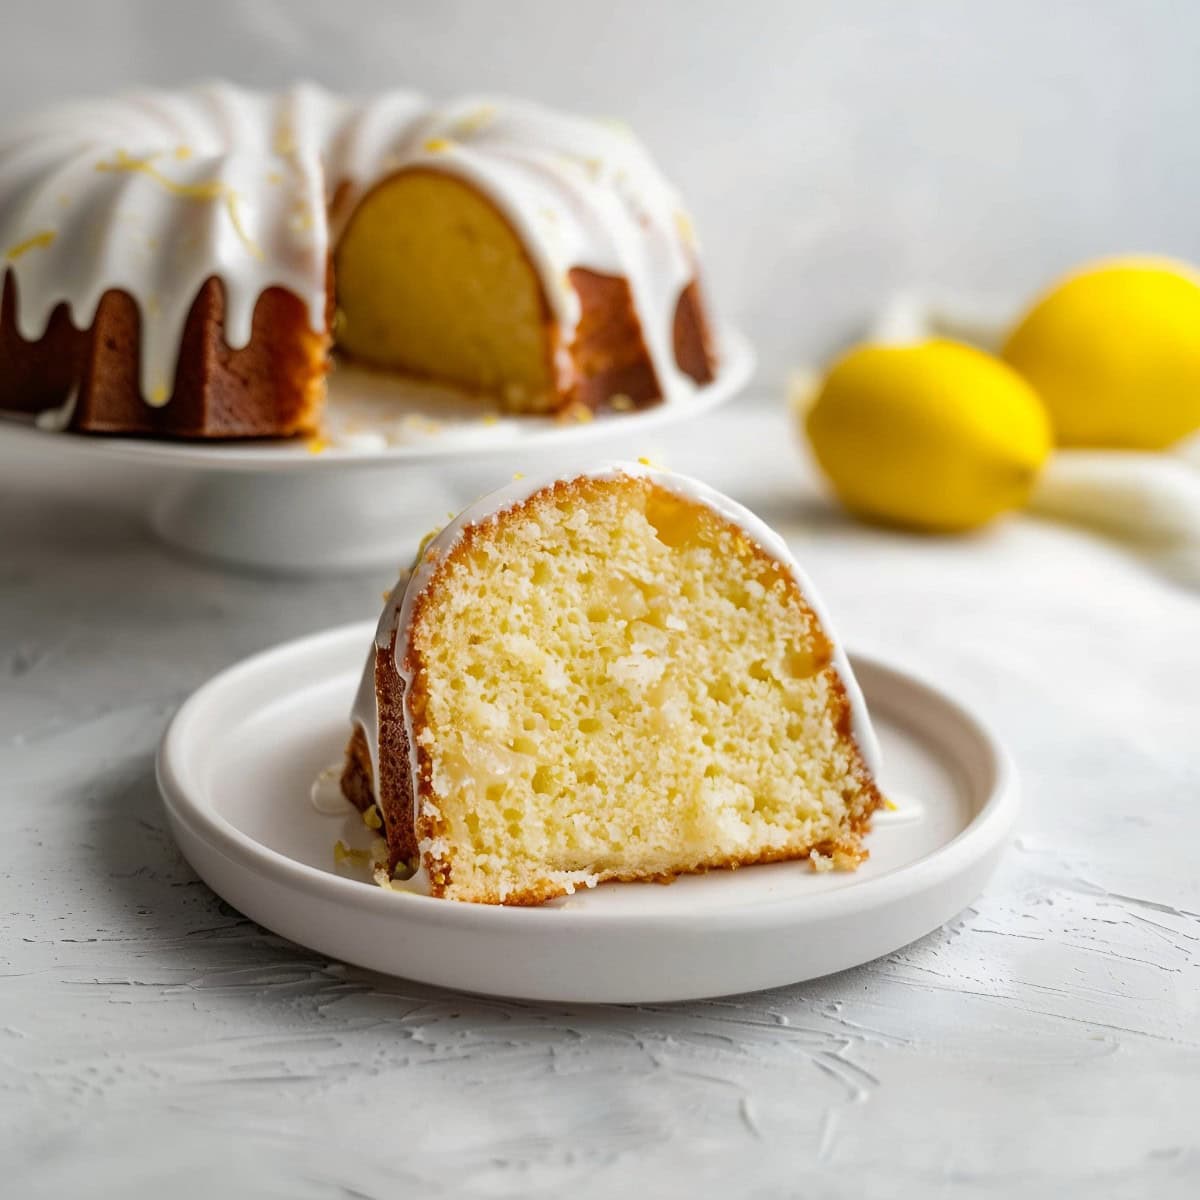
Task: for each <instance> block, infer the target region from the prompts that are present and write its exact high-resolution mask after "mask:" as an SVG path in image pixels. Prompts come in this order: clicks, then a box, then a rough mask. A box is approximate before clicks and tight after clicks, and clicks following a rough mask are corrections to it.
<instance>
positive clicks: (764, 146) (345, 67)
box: [0, 0, 1200, 377]
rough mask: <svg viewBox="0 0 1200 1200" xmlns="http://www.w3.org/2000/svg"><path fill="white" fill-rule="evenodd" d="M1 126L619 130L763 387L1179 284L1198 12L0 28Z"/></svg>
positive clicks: (144, 20) (869, 2)
mask: <svg viewBox="0 0 1200 1200" xmlns="http://www.w3.org/2000/svg"><path fill="white" fill-rule="evenodd" d="M0 42H2V43H3V45H4V46H5V51H4V54H3V59H4V70H3V71H2V72H0V112H3V111H4V110H8V111H18V110H20V109H24V108H29V107H35V106H37V105H41V104H43V103H45V102H48V101H50V100H53V99H55V98H56V97H58V96H61V95H63V94H65V93H75V94H84V95H86V94H88V93H95V92H105V91H109V90H112V89H115V88H118V87H123V86H127V85H129V84H131V83H135V82H143V83H152V84H159V85H168V86H170V85H175V84H178V83H181V82H184V81H188V80H192V79H195V78H198V77H204V76H213V75H222V76H227V77H230V78H233V79H235V80H237V81H240V82H243V83H248V84H256V85H260V86H264V87H271V86H278V85H282V84H285V83H289V82H291V81H292V80H294V79H297V78H313V79H316V80H319V81H321V82H324V83H326V84H328V85H330V86H333V87H338V88H346V89H351V90H372V89H376V88H382V87H395V86H401V87H412V88H417V89H419V90H423V91H427V92H429V93H430V94H431V95H434V96H451V95H456V94H459V93H462V92H472V91H489V90H491V91H499V92H507V93H512V94H515V95H522V96H530V97H533V98H536V99H541V100H544V101H547V102H550V103H553V104H557V105H561V106H566V107H571V108H576V109H579V110H581V111H583V112H590V113H596V114H603V115H613V116H620V117H622V118H625V119H626V120H628V121H629V122H630V123H631V124H632V125H633V126H634V127H635V128H636V129H637V130H638V131H639V133H640V134H641V135H642V136H643V138H644V139H645V140H646V141H647V142H648V143H649V145H650V146H651V147H652V148H653V149H654V151H655V152H656V153H657V156H658V158H659V159H660V160H661V162H662V164H663V165H664V167H665V168H666V169H667V171H668V172H669V173H670V175H672V176H673V177H674V179H675V180H676V182H677V183H678V184H679V186H680V187H681V189H682V190H683V192H684V195H685V197H686V199H687V201H688V203H689V205H690V207H691V208H692V210H693V212H694V214H695V216H696V219H697V224H698V227H699V230H700V234H701V237H702V238H703V240H704V242H705V246H706V250H707V255H706V257H707V261H708V265H709V274H710V276H711V283H712V291H713V293H714V294H715V296H716V297H718V299H719V302H720V305H721V307H722V308H723V309H724V310H725V311H726V312H727V313H728V315H729V316H731V317H733V318H734V319H736V320H737V321H738V322H739V323H740V324H742V325H745V326H746V327H747V328H749V329H751V330H752V331H753V334H754V337H755V341H756V342H757V343H758V345H759V348H760V351H761V352H762V357H763V362H764V366H765V369H766V371H767V373H768V375H769V376H771V377H774V376H775V375H776V374H777V373H779V372H781V371H782V370H783V368H784V367H785V366H786V365H787V363H788V362H790V361H792V360H793V359H794V358H796V357H798V356H803V357H809V356H811V355H813V354H816V353H818V352H821V351H825V350H827V349H829V348H831V347H833V346H835V345H837V344H839V343H841V342H843V341H844V340H846V339H848V338H850V337H852V336H853V335H854V334H855V333H856V332H857V330H858V329H859V328H860V326H861V323H862V321H863V318H864V315H865V313H866V312H867V310H869V309H870V308H871V307H872V306H873V305H875V304H876V303H878V300H879V297H880V296H881V295H882V294H885V293H887V292H889V291H891V290H892V289H893V288H896V287H901V286H903V287H907V286H914V285H925V284H938V285H944V286H951V287H953V288H956V289H967V290H970V291H973V292H974V291H982V292H987V293H997V294H1000V295H1004V296H1008V295H1023V294H1025V293H1027V292H1029V291H1030V290H1032V289H1035V288H1037V287H1039V286H1041V285H1042V284H1043V283H1044V282H1045V281H1046V280H1047V279H1048V278H1049V277H1051V276H1052V275H1054V274H1055V273H1056V272H1058V271H1060V270H1061V269H1063V268H1066V267H1068V266H1070V265H1072V264H1074V263H1076V262H1078V261H1079V260H1082V259H1085V258H1089V257H1091V256H1094V255H1100V254H1110V253H1114V252H1122V251H1128V250H1155V251H1160V252H1168V253H1172V254H1175V255H1179V256H1182V257H1185V258H1191V259H1193V260H1196V259H1200V205H1198V203H1197V196H1198V195H1200V132H1198V126H1200V67H1198V64H1200V5H1198V4H1192V3H1186V2H1180V3H1171V2H1169V0H1150V2H1148V0H1092V2H1090V3H1084V2H1076V0H1058V2H1047V0H1040V2H1039V0H1006V2H1004V3H965V2H958V3H955V2H952V0H935V2H919V0H918V2H913V0H908V2H897V0H818V2H814V0H790V2H789V0H737V2H730V0H726V2H724V3H720V2H716V0H693V2H691V3H688V2H687V0H675V2H672V3H654V2H652V0H604V2H602V3H597V2H592V3H576V2H572V0H559V2H555V3H547V2H536V0H515V2H514V0H508V2H505V3H486V2H483V0H477V2H474V3H472V2H469V0H445V2H442V3H428V4H414V3H385V2H382V0H375V2H363V0H321V2H320V3H311V2H301V3H289V2H286V0H270V2H264V0H254V2H245V0H208V2H206V3H167V2H155V0H141V2H124V3H122V2H119V0H109V2H107V3H76V4H64V3H62V2H61V0H46V2H42V3H14V2H13V0H5V2H4V3H0Z"/></svg>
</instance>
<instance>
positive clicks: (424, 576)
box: [351, 462, 882, 888]
mask: <svg viewBox="0 0 1200 1200" xmlns="http://www.w3.org/2000/svg"><path fill="white" fill-rule="evenodd" d="M621 476H629V477H631V478H634V479H648V480H651V481H652V482H654V483H655V484H657V485H658V486H660V487H662V488H664V489H665V490H667V491H669V492H673V493H674V494H675V495H677V496H680V497H682V498H684V499H686V500H690V501H694V502H695V503H698V504H703V505H705V506H706V507H707V508H710V509H711V510H712V511H713V512H715V513H717V515H718V516H721V517H723V518H724V519H725V520H727V521H729V522H730V523H731V524H733V525H735V526H737V527H738V528H739V529H741V530H742V532H743V533H745V534H746V536H747V537H749V538H750V540H751V541H753V542H754V543H755V544H756V545H757V546H758V547H759V548H760V549H762V550H764V551H766V553H767V554H768V555H770V557H771V558H773V559H774V560H775V561H776V562H778V563H780V564H781V565H782V566H783V567H785V568H786V569H787V571H788V573H789V574H790V575H791V577H792V579H793V580H794V581H795V583H796V586H797V587H798V588H799V590H800V594H801V595H802V596H803V597H804V602H805V604H806V605H807V606H808V607H809V609H810V610H811V611H812V613H813V615H814V616H815V617H816V619H817V621H818V623H819V624H820V626H821V629H822V631H823V632H824V634H825V637H826V638H828V640H829V642H830V645H831V646H832V648H833V660H832V661H833V667H834V670H835V671H836V672H837V675H838V678H839V679H840V680H841V684H842V687H843V688H844V689H845V692H846V698H847V700H848V702H849V704H850V716H851V733H852V735H853V737H854V741H855V743H856V744H857V746H858V749H859V752H860V754H861V755H862V758H863V762H864V763H865V764H866V766H867V769H868V770H869V771H870V772H871V774H872V775H873V776H875V777H876V778H878V775H879V770H880V765H881V762H882V757H881V753H880V749H879V742H878V740H877V738H876V736H875V730H874V728H873V726H872V724H871V718H870V715H869V713H868V712H867V706H866V702H865V700H864V699H863V694H862V689H861V688H860V687H859V685H858V680H857V679H856V678H855V676H854V671H853V669H852V668H851V666H850V660H849V658H848V657H847V656H846V652H845V650H844V649H843V648H842V644H841V642H840V640H839V639H838V637H837V635H836V633H835V632H834V629H833V625H832V623H831V621H830V618H829V613H828V611H827V610H826V608H825V606H824V604H823V603H822V602H821V599H820V597H819V596H818V594H817V590H816V588H815V587H814V586H813V583H812V581H811V580H810V579H809V577H808V575H807V574H805V572H804V571H803V569H802V568H801V567H800V564H799V563H798V562H797V561H796V558H795V555H793V554H792V552H791V550H790V549H789V548H788V545H787V543H786V542H785V541H784V540H783V538H782V537H780V536H779V534H778V533H776V532H775V531H774V530H773V529H771V527H770V526H769V525H767V524H766V523H765V522H764V521H762V520H761V519H760V518H758V517H757V516H755V515H754V513H752V512H751V511H750V510H749V509H748V508H746V507H745V506H744V505H741V504H739V503H738V502H737V501H736V500H733V499H731V498H730V497H728V496H726V495H724V494H723V493H721V492H718V491H717V490H716V489H715V488H711V487H709V486H708V484H706V483H701V482H700V480H698V479H692V478H690V477H689V476H686V475H676V474H675V473H673V472H671V471H664V470H660V469H656V468H653V467H647V466H643V465H641V464H638V463H625V462H609V463H603V464H601V465H600V466H598V467H595V468H593V469H592V470H588V471H581V472H578V473H576V474H574V475H571V476H568V477H565V478H571V479H616V478H619V477H621ZM563 478H564V477H563V476H559V475H551V474H547V475H543V476H540V477H538V478H521V479H516V480H514V481H513V482H512V483H509V484H507V485H506V486H504V487H502V488H499V489H497V490H496V491H494V492H490V493H489V494H488V495H486V496H483V497H482V498H480V499H479V500H477V501H475V503H474V504H471V505H469V506H468V507H467V508H465V509H463V511H462V512H461V513H459V514H458V516H457V517H455V518H454V520H452V521H451V522H450V523H449V524H448V525H447V526H446V527H445V528H444V529H442V530H441V531H440V532H439V533H438V535H437V536H436V537H435V538H433V540H432V541H431V542H430V543H429V545H428V546H427V547H425V549H424V552H423V553H422V555H421V558H420V561H419V562H418V563H417V564H416V566H415V567H414V568H413V570H412V571H410V572H407V573H406V574H405V576H404V577H402V578H401V580H400V582H399V583H398V584H397V585H396V587H395V588H394V589H393V590H392V592H391V594H390V595H389V596H388V599H387V603H386V604H385V605H384V609H383V613H382V615H381V616H380V618H379V624H378V626H377V627H376V631H375V643H374V645H373V646H372V647H371V650H370V652H369V654H368V655H367V664H366V667H365V669H364V671H363V676H362V680H361V682H360V684H359V689H358V694H357V696H356V698H355V701H354V707H353V709H352V710H351V722H352V724H353V725H356V726H358V727H359V728H361V729H362V731H363V733H364V735H365V737H366V739H367V745H368V747H369V749H370V754H371V769H372V772H373V780H374V781H375V783H374V786H375V787H378V780H379V705H378V697H377V694H376V690H375V655H376V653H383V652H386V651H387V648H388V646H389V645H390V644H391V642H392V635H393V633H395V635H396V636H395V649H394V651H393V653H394V661H395V666H396V670H397V672H398V673H399V675H400V678H401V679H402V680H403V681H404V704H403V717H404V733H405V738H406V740H407V742H408V747H409V772H410V787H411V792H412V800H413V823H414V827H415V825H416V822H417V818H418V816H419V813H420V803H421V802H420V783H419V776H418V770H417V754H416V739H415V735H414V731H413V723H412V712H411V710H410V707H409V697H410V695H411V691H412V682H413V676H412V674H411V673H410V672H409V670H408V668H407V665H406V664H407V660H408V651H409V635H410V632H411V626H412V613H413V608H414V606H415V604H416V602H417V600H418V598H419V597H420V596H421V594H422V593H423V592H424V591H425V589H426V588H427V587H428V586H429V583H430V581H431V580H432V578H433V575H434V572H435V571H436V570H437V568H438V566H439V565H440V564H441V562H442V561H443V559H444V558H445V556H446V555H447V554H448V553H449V552H450V550H451V549H453V547H454V545H455V544H456V543H457V542H458V540H459V539H460V538H461V537H462V536H463V534H464V533H465V532H466V530H467V529H468V528H469V527H471V526H474V525H479V524H483V523H485V522H487V521H489V520H493V519H495V518H496V517H497V516H499V515H500V514H501V513H503V512H505V511H506V510H508V509H511V508H513V507H514V506H516V505H518V504H522V503H524V502H525V501H527V500H528V499H529V498H530V497H532V496H533V495H535V494H536V493H538V492H540V491H543V490H544V489H547V488H550V487H553V486H554V484H556V483H558V482H560V480H562V479H563ZM424 850H425V848H424V847H422V860H421V866H420V870H419V872H418V875H417V876H416V877H414V880H412V881H410V883H411V884H412V887H413V888H424V887H427V878H426V876H425V874H424V871H425V863H424V857H425V855H424Z"/></svg>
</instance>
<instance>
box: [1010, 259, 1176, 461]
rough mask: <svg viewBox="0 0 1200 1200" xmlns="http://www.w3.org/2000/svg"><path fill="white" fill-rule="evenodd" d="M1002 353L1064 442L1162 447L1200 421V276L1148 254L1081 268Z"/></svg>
mask: <svg viewBox="0 0 1200 1200" xmlns="http://www.w3.org/2000/svg"><path fill="white" fill-rule="evenodd" d="M1002 354H1003V357H1004V359H1005V360H1006V361H1007V362H1009V363H1011V364H1012V366H1014V367H1015V368H1016V369H1017V370H1018V371H1020V372H1021V374H1022V375H1024V376H1025V378H1026V379H1028V380H1029V382H1030V383H1032V384H1033V386H1034V387H1035V388H1036V389H1037V390H1038V392H1039V393H1040V394H1041V397H1042V399H1043V401H1044V402H1045V404H1046V407H1047V409H1048V410H1049V412H1050V419H1051V421H1052V422H1053V424H1054V433H1055V439H1056V440H1057V441H1058V442H1059V443H1060V444H1061V445H1064V446H1108V447H1118V446H1122V447H1128V448H1131V449H1139V450H1161V449H1162V448H1163V447H1164V446H1169V445H1170V444H1171V443H1172V442H1175V441H1178V440H1179V439H1180V438H1181V437H1184V436H1185V435H1186V434H1189V433H1191V432H1192V431H1193V430H1195V429H1197V428H1200V275H1198V274H1197V273H1196V272H1195V271H1194V270H1193V269H1192V268H1190V267H1187V266H1185V265H1183V264H1181V263H1174V262H1171V261H1169V260H1167V259H1152V258H1127V259H1117V260H1113V261H1111V262H1106V263H1099V264H1097V265H1095V266H1092V267H1087V268H1084V269H1083V270H1082V271H1080V272H1079V273H1078V274H1076V275H1072V276H1070V277H1068V278H1067V279H1065V280H1063V281H1062V282H1060V283H1059V284H1057V285H1056V286H1055V287H1054V288H1052V289H1051V290H1050V291H1049V292H1048V293H1047V294H1046V295H1045V296H1044V297H1043V298H1042V299H1041V300H1039V301H1038V302H1037V304H1035V305H1034V307H1033V309H1032V310H1031V311H1030V312H1029V313H1028V314H1027V315H1026V316H1025V318H1024V319H1023V320H1022V321H1021V322H1020V323H1019V324H1018V325H1017V327H1016V329H1014V330H1013V332H1012V333H1011V334H1010V335H1009V338H1008V341H1007V343H1006V344H1005V346H1004V349H1003V351H1002Z"/></svg>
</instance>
